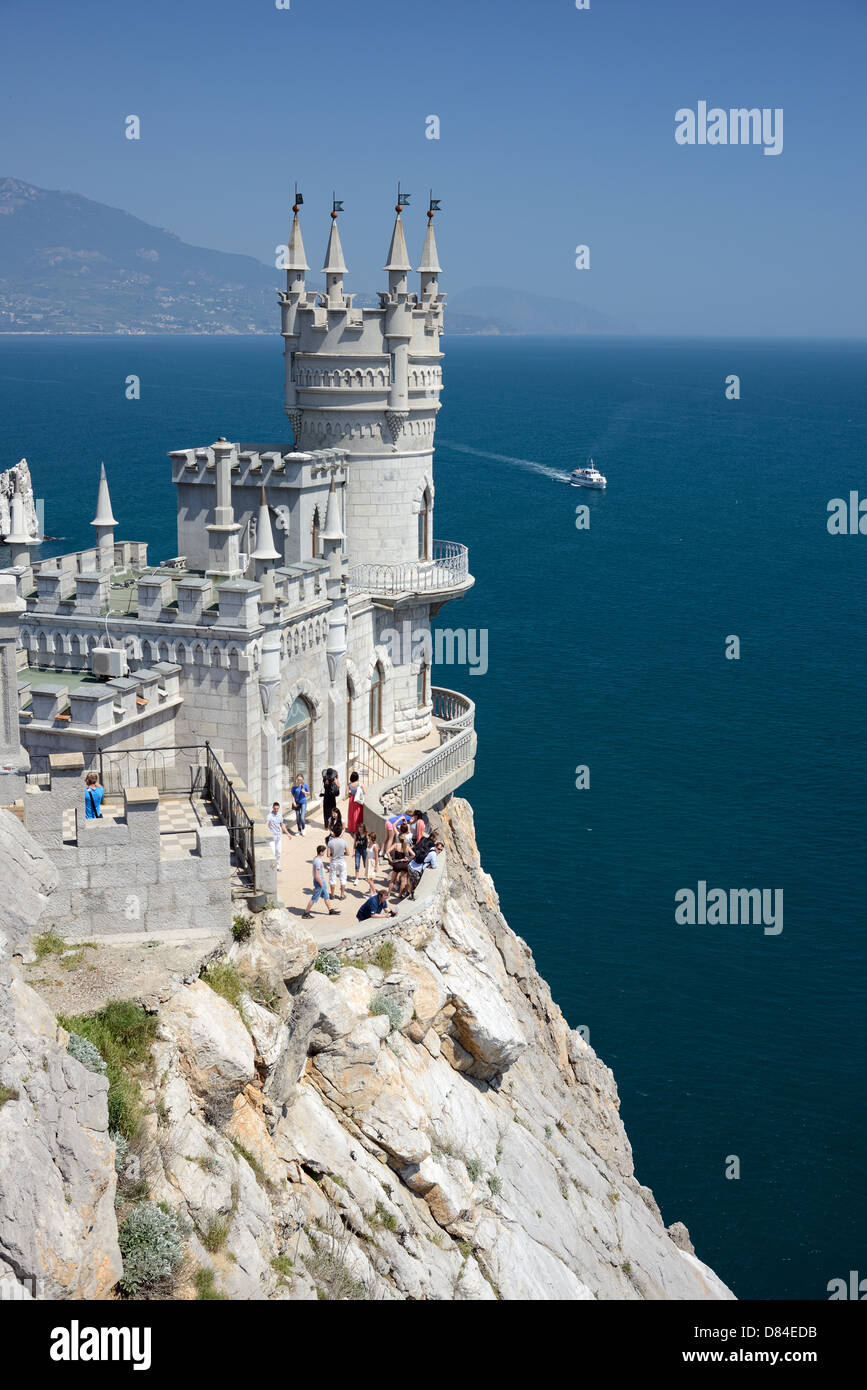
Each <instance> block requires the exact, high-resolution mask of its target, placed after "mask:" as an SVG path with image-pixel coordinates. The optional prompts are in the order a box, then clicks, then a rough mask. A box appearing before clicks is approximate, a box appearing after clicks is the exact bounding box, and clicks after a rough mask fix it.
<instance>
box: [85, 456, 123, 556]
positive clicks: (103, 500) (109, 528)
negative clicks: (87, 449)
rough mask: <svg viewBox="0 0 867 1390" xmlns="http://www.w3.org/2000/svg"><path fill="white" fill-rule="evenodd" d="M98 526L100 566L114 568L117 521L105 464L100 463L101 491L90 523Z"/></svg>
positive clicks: (97, 540) (97, 542)
mask: <svg viewBox="0 0 867 1390" xmlns="http://www.w3.org/2000/svg"><path fill="white" fill-rule="evenodd" d="M90 524H91V526H94V527H95V528H96V544H97V547H98V549H99V568H100V569H101V570H112V569H114V528H115V526H116V525H117V522H116V521H115V519H114V515H113V513H112V510H111V498H110V496H109V493H108V479H107V478H106V476H105V464H104V463H101V464H100V465H99V492H98V493H97V498H96V516H95V517H94V518H93V521H92V522H91V523H90Z"/></svg>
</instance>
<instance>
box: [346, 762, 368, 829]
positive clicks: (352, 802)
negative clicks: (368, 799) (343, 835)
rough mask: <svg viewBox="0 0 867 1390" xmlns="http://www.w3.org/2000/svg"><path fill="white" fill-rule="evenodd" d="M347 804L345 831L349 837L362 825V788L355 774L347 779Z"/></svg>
mask: <svg viewBox="0 0 867 1390" xmlns="http://www.w3.org/2000/svg"><path fill="white" fill-rule="evenodd" d="M346 799H347V801H348V802H349V810H348V811H347V813H346V829H347V830H348V831H349V833H350V835H354V834H355V832H356V830H357V829H358V827H359V826H360V825H363V824H364V787H363V786H362V785H361V779H360V777H359V776H358V773H357V772H353V773H352V774H351V775H350V778H349V792H348V794H347V797H346Z"/></svg>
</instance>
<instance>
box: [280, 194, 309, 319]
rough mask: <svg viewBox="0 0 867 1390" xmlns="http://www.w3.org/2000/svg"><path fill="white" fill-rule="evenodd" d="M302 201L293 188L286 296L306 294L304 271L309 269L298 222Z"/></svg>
mask: <svg viewBox="0 0 867 1390" xmlns="http://www.w3.org/2000/svg"><path fill="white" fill-rule="evenodd" d="M303 202H304V199H303V198H302V197H301V194H300V193H299V192H298V188H297V186H296V188H295V202H294V203H293V204H292V230H291V232H290V233H289V245H288V247H287V255H286V293H287V294H288V295H304V294H306V292H307V285H306V282H305V279H304V273H305V271H307V270H309V269H310V267H309V265H308V264H307V258H306V256H305V254H304V242H303V241H302V239H301V223H300V222H299V221H298V213H299V211H300V209H301V205H302V203H303Z"/></svg>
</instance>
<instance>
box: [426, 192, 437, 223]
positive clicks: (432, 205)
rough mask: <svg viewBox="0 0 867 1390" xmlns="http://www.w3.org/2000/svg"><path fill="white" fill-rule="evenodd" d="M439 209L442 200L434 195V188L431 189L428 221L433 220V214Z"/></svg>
mask: <svg viewBox="0 0 867 1390" xmlns="http://www.w3.org/2000/svg"><path fill="white" fill-rule="evenodd" d="M439 210H440V200H439V198H435V197H434V195H433V189H431V191H430V207H429V208H428V210H427V220H428V222H432V221H433V215H434V213H435V212H439Z"/></svg>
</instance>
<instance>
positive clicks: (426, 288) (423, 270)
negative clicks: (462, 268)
mask: <svg viewBox="0 0 867 1390" xmlns="http://www.w3.org/2000/svg"><path fill="white" fill-rule="evenodd" d="M439 208H440V204H439V199H438V198H431V200H430V207H429V208H428V210H427V231H426V232H425V238H424V249H423V251H422V253H421V265H420V266H419V268H418V269H419V274H420V275H421V297H422V299H423V300H424V299H428V300H430V299H435V298H436V296H437V295H438V294H439V280H438V278H437V277H438V276H439V273H440V271H441V269H442V267H441V266H440V263H439V257H438V255H437V243H436V237H435V236H434V213H437V212H439Z"/></svg>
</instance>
